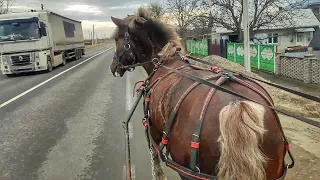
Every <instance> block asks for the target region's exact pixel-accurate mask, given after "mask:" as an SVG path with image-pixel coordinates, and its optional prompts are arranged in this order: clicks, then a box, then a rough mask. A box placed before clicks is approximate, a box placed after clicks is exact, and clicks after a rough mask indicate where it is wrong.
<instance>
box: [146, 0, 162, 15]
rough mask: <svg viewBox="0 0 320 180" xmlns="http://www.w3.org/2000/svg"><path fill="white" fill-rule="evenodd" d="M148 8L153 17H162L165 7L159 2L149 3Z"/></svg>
mask: <svg viewBox="0 0 320 180" xmlns="http://www.w3.org/2000/svg"><path fill="white" fill-rule="evenodd" d="M148 10H149V12H150V14H151V17H153V18H162V17H163V15H164V13H165V9H164V7H163V5H161V4H160V3H150V4H149V5H148Z"/></svg>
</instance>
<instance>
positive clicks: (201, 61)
mask: <svg viewBox="0 0 320 180" xmlns="http://www.w3.org/2000/svg"><path fill="white" fill-rule="evenodd" d="M186 57H188V58H190V59H192V60H194V61H197V62H200V63H202V64H206V65H209V66H217V65H214V64H213V63H210V62H208V61H204V60H201V59H198V58H195V57H191V56H186ZM217 67H218V66H217ZM223 69H225V70H227V71H229V72H232V73H237V74H239V75H240V76H243V77H245V78H250V79H254V80H257V81H260V82H263V83H266V84H268V85H270V86H274V87H276V88H279V89H282V90H285V91H287V92H290V93H292V94H295V95H298V96H301V97H304V98H307V99H310V100H312V101H316V102H320V97H317V96H312V95H309V94H305V93H302V92H299V91H296V90H293V89H290V88H286V87H282V86H279V85H277V84H274V83H270V82H267V81H264V80H261V79H258V78H254V77H250V76H247V75H244V74H242V73H239V72H235V71H231V70H228V69H226V68H223ZM297 119H298V118H297Z"/></svg>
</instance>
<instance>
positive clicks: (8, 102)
mask: <svg viewBox="0 0 320 180" xmlns="http://www.w3.org/2000/svg"><path fill="white" fill-rule="evenodd" d="M112 48H114V47H111V48H109V49H107V50H104V51H102V52H100V53H98V54H95V55H93V56H91V57H90V58H88V59H86V60H84V61H82V62H80V63H79V64H76V65H74V66H72V67H70V68H69V69H66V70H64V71H62V72H61V73H59V74H57V75H55V76H53V77H51V78H49V79H47V80H45V81H43V82H42V83H40V84H38V85H36V86H34V87H32V88H30V89H28V90H27V91H25V92H23V93H21V94H19V95H17V96H16V97H14V98H12V99H10V100H8V101H6V102H4V103H2V104H0V108H2V107H4V106H6V105H8V104H10V103H12V102H13V101H15V100H17V99H19V98H21V97H22V96H24V95H26V94H28V93H29V92H31V91H33V90H35V89H37V88H38V87H40V86H42V85H44V84H46V83H48V82H50V81H52V80H53V79H55V78H57V77H59V76H61V75H62V74H64V73H66V72H68V71H70V70H71V69H73V68H75V67H77V66H80V65H81V64H83V63H85V62H87V61H89V60H90V59H92V58H94V57H96V56H99V55H100V54H102V53H104V52H107V51H109V50H110V49H112Z"/></svg>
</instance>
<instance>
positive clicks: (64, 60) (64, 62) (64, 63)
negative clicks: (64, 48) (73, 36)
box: [62, 53, 67, 66]
mask: <svg viewBox="0 0 320 180" xmlns="http://www.w3.org/2000/svg"><path fill="white" fill-rule="evenodd" d="M66 64H67V58H66V56H65V54H64V53H63V54H62V66H65V65H66Z"/></svg>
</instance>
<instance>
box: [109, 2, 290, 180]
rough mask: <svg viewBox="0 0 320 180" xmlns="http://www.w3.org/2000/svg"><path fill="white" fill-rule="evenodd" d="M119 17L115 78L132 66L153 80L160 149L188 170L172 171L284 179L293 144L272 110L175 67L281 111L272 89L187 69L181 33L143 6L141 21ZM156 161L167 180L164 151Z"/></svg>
mask: <svg viewBox="0 0 320 180" xmlns="http://www.w3.org/2000/svg"><path fill="white" fill-rule="evenodd" d="M111 19H112V21H113V22H114V23H115V24H116V25H117V31H116V34H115V41H116V52H115V55H114V58H113V61H112V63H111V65H110V69H111V71H112V73H113V75H114V76H115V77H122V76H123V75H124V74H125V72H126V71H127V70H129V69H130V68H129V67H131V65H133V66H134V65H135V64H138V65H141V66H143V68H144V69H145V70H146V72H147V73H148V74H149V80H148V84H149V86H150V87H149V93H148V95H149V96H148V97H146V98H147V99H148V107H149V109H148V110H149V111H150V124H151V125H150V132H151V137H152V139H153V140H154V142H155V143H156V144H158V145H159V146H160V147H163V146H165V147H166V149H167V150H168V152H169V153H170V156H171V158H172V160H173V161H174V163H176V164H177V166H178V165H179V166H181V167H184V168H185V169H184V168H180V169H179V168H176V167H174V166H172V167H171V166H170V167H171V168H172V169H174V170H176V171H177V172H178V173H179V174H180V176H181V178H182V179H206V178H205V177H201V176H197V175H195V174H197V173H199V174H200V173H201V174H206V175H210V176H213V177H217V178H218V179H219V180H276V179H280V178H281V179H282V178H283V175H284V174H285V172H286V167H285V166H284V156H285V153H286V149H285V138H284V136H283V132H282V129H281V126H280V124H279V122H278V117H277V114H276V113H275V112H274V111H273V110H272V109H271V108H266V107H264V106H262V105H259V104H257V103H255V102H251V101H247V100H244V99H241V98H238V97H236V96H234V95H231V94H228V93H226V92H223V91H220V90H216V89H214V88H211V87H209V86H206V85H204V84H201V83H198V82H195V81H194V80H192V79H190V78H187V77H185V76H182V75H181V74H177V73H173V71H172V70H170V69H168V68H172V69H176V70H179V71H181V72H184V73H186V74H190V75H193V76H197V77H200V78H201V79H204V80H207V81H209V82H212V83H213V84H216V85H217V86H221V87H224V88H226V89H229V90H232V91H233V92H236V93H238V94H241V95H243V96H246V97H249V98H251V99H253V100H255V101H256V102H259V103H260V104H263V105H266V106H273V101H272V99H271V97H270V95H269V94H268V93H267V92H266V90H265V89H263V88H262V87H261V86H260V85H258V84H257V83H255V82H253V81H250V80H247V79H243V78H241V76H236V75H234V77H233V79H235V80H237V81H238V80H239V82H241V83H237V82H235V81H230V80H229V79H228V77H225V76H222V75H221V74H219V73H217V74H215V73H213V72H209V71H203V70H199V69H197V68H194V67H192V66H188V65H186V62H185V61H184V60H183V55H184V54H185V52H184V49H183V48H182V45H181V38H180V37H179V36H178V34H177V33H176V32H175V30H173V29H172V28H170V27H169V26H168V25H165V24H164V23H162V22H160V21H159V20H156V19H153V18H151V17H150V16H149V15H148V12H147V11H146V10H145V9H143V8H139V10H138V13H137V15H130V16H128V17H126V18H124V19H119V18H115V17H111ZM133 66H132V67H133ZM165 67H168V68H165ZM195 152H196V153H195ZM153 158H154V160H155V163H156V165H155V166H156V168H155V169H156V171H157V173H156V174H157V176H158V179H165V176H164V174H163V171H162V169H161V166H160V160H159V156H158V155H157V153H154V157H153ZM188 170H192V171H194V172H193V173H188V172H191V171H188ZM207 179H210V178H207Z"/></svg>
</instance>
